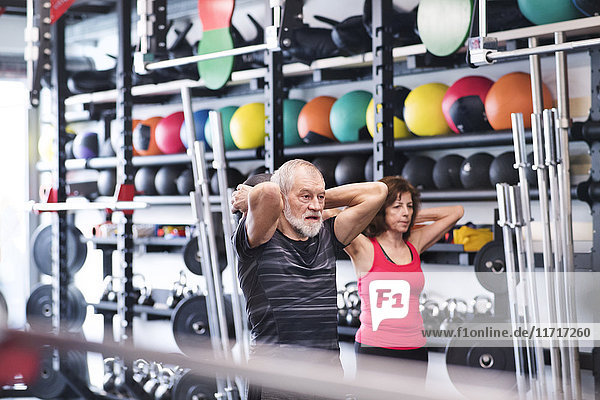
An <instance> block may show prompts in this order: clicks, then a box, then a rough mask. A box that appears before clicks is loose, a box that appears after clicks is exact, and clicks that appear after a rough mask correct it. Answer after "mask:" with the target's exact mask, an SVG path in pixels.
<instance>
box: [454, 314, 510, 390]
mask: <svg viewBox="0 0 600 400" xmlns="http://www.w3.org/2000/svg"><path fill="white" fill-rule="evenodd" d="M468 328H469V329H470V330H471V331H472V332H473V331H476V330H483V331H484V332H485V328H486V325H473V324H469V325H468ZM488 328H489V325H488ZM490 344H493V345H494V347H490V346H489V345H490ZM511 346H512V340H506V339H499V340H497V341H476V339H474V341H473V342H466V341H465V339H464V338H463V339H461V340H459V339H457V338H452V339H451V340H450V342H449V343H448V345H447V346H446V367H447V370H448V376H449V377H450V380H451V381H452V384H453V385H454V386H455V387H456V389H457V390H458V391H459V392H461V393H462V394H463V395H464V396H465V397H467V398H474V397H473V395H474V393H473V392H472V391H473V390H475V389H479V396H478V395H476V396H475V398H480V394H481V392H480V390H481V388H475V389H474V388H473V385H472V384H473V382H475V381H476V382H477V384H476V385H477V386H490V387H493V388H494V389H496V390H499V391H500V392H501V393H503V394H507V392H510V391H514V390H515V389H516V386H517V381H516V375H515V372H514V371H515V358H514V351H513V348H512V347H511ZM467 367H471V368H467ZM472 368H474V369H475V370H474V369H472ZM505 397H506V395H505V396H503V397H502V398H505Z"/></svg>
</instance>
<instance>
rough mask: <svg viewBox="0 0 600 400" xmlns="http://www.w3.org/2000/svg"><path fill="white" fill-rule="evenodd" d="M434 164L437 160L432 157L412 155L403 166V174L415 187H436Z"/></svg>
mask: <svg viewBox="0 0 600 400" xmlns="http://www.w3.org/2000/svg"><path fill="white" fill-rule="evenodd" d="M434 166H435V161H434V160H433V159H432V158H431V157H427V156H412V157H410V158H409V159H408V161H407V162H406V164H405V165H404V168H402V176H403V177H404V178H405V179H406V180H407V181H409V182H410V183H411V184H412V185H413V186H414V187H415V188H419V189H434V188H435V185H434V183H433V167H434Z"/></svg>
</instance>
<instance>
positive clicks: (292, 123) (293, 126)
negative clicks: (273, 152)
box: [283, 99, 306, 147]
mask: <svg viewBox="0 0 600 400" xmlns="http://www.w3.org/2000/svg"><path fill="white" fill-rule="evenodd" d="M305 104H306V102H305V101H304V100H297V99H285V100H283V145H284V146H285V147H288V146H299V145H301V144H304V142H303V141H302V138H301V137H300V135H299V134H298V115H300V110H302V107H304V105H305Z"/></svg>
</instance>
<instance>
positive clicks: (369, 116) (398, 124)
mask: <svg viewBox="0 0 600 400" xmlns="http://www.w3.org/2000/svg"><path fill="white" fill-rule="evenodd" d="M377 109H378V110H380V109H381V104H379V106H378V107H377ZM365 118H366V120H367V121H366V122H367V130H368V131H369V133H370V134H371V137H373V135H374V134H375V106H374V105H373V99H371V102H369V105H368V106H367V112H366V114H365ZM406 137H410V132H409V131H408V128H407V127H406V123H405V122H404V121H402V119H400V118H398V117H397V116H396V115H394V139H402V138H406Z"/></svg>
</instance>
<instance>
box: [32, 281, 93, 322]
mask: <svg viewBox="0 0 600 400" xmlns="http://www.w3.org/2000/svg"><path fill="white" fill-rule="evenodd" d="M67 299H68V300H67V302H68V305H67V316H66V320H67V326H66V328H67V330H68V331H71V332H74V331H77V330H79V329H80V328H81V326H82V325H83V322H84V321H85V317H86V314H87V303H86V301H85V298H84V297H83V294H82V293H81V292H80V291H79V289H77V288H76V287H74V286H69V292H68V296H67ZM26 314H27V322H28V323H29V325H30V326H31V328H32V329H34V330H37V331H41V332H50V331H51V330H52V285H40V286H38V287H37V288H36V289H35V290H34V291H33V292H31V295H30V296H29V299H28V300H27V307H26Z"/></svg>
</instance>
